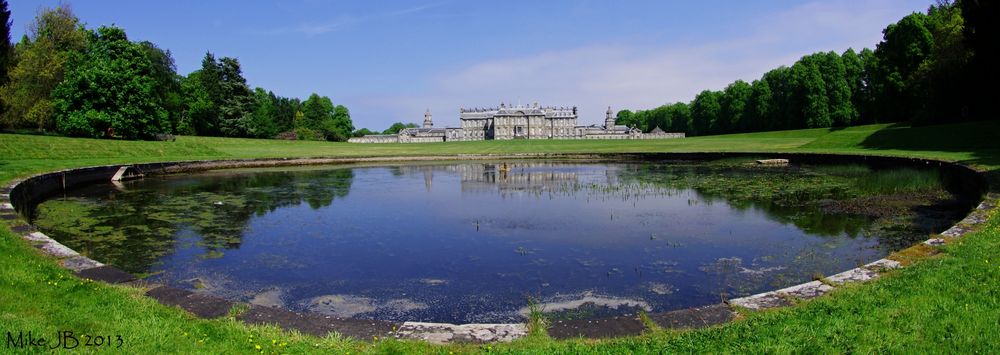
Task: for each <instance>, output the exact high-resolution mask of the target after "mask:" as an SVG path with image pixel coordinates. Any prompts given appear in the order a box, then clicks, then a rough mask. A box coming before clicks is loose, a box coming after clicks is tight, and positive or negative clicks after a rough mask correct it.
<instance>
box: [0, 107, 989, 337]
mask: <svg viewBox="0 0 1000 355" xmlns="http://www.w3.org/2000/svg"><path fill="white" fill-rule="evenodd" d="M997 132H1000V123H969V124H960V125H949V126H933V127H918V128H910V127H906V126H894V125H871V126H861V127H852V128H847V129H833V130H831V129H812V130H797V131H782V132H767V133H754V134H737V135H725V136H713V137H694V138H685V139H677V140H663V141H653V140H651V141H507V142H458V143H436V144H416V145H401V144H392V145H354V144H347V143H325V142H287V141H270V140H249V139H229V138H206V137H180V138H178V140H177V141H176V142H127V141H105V140H92V139H72V138H61V137H44V136H24V135H0V181H9V180H10V179H13V178H17V177H23V176H27V175H30V174H34V173H38V172H44V171H50V170H56V169H62V168H69V167H79V166H88V165H99V164H112V163H126V162H150V161H167V160H195V159H233V158H257V157H316V156H323V157H331V156H338V157H340V156H343V157H346V156H403V155H452V154H484V153H535V152H543V153H593V152H715V151H745V152H821V153H844V154H880V155H896V156H915V157H925V158H936V159H943V160H951V161H960V162H963V163H967V164H970V165H973V166H976V167H977V168H980V169H983V170H985V171H988V172H989V174H990V175H992V176H994V181H996V180H995V177H996V176H998V173H1000V143H998V140H997V138H996V137H995V135H996V133H997ZM998 224H1000V216H996V214H994V215H993V216H991V217H990V219H989V222H988V223H987V225H986V227H984V228H983V229H982V230H980V231H977V232H974V233H971V234H970V235H968V236H967V237H966V238H964V239H962V240H961V241H960V242H958V243H954V244H952V245H949V246H947V247H945V248H944V252H943V253H941V254H939V255H937V256H935V257H933V258H931V259H929V260H926V261H923V262H921V263H918V264H916V265H914V266H913V267H909V268H906V269H904V270H901V271H897V272H894V273H892V274H890V275H888V276H887V277H885V278H883V279H881V280H880V281H877V282H874V283H870V284H866V285H860V286H851V287H846V288H842V289H838V290H836V291H834V296H832V297H823V298H820V299H818V300H814V301H810V302H805V303H803V304H800V305H798V306H795V307H790V308H787V309H782V310H776V311H767V312H758V313H748V314H746V315H745V317H744V318H743V319H741V320H739V321H736V322H734V323H732V324H728V325H725V326H722V327H717V328H711V329H704V330H696V331H684V332H676V331H655V332H651V333H649V334H646V335H643V336H639V337H630V338H623V339H613V340H596V341H595V340H574V341H562V342H557V341H552V340H549V339H548V338H546V337H545V336H544V334H536V335H534V336H532V337H529V338H527V339H523V340H520V341H517V342H515V343H512V344H492V345H484V346H472V345H453V346H447V347H440V346H431V345H428V344H424V343H419V342H402V341H396V340H383V339H380V340H378V341H376V342H373V343H369V342H359V341H350V340H344V339H340V338H337V337H333V336H331V337H327V338H324V339H319V338H315V337H309V336H302V335H298V334H292V333H288V332H283V331H281V330H279V329H275V328H271V327H248V326H245V325H242V324H240V323H238V322H235V321H233V320H231V319H223V320H215V321H204V320H197V319H194V318H193V317H191V316H189V315H187V314H185V313H183V312H181V311H179V310H175V309H172V308H169V307H165V306H162V305H159V304H157V303H156V302H155V301H152V300H150V299H147V298H145V297H143V296H142V293H141V291H140V290H137V289H132V288H127V287H119V286H109V285H104V284H97V283H90V282H83V281H79V280H76V279H74V278H73V277H71V276H70V274H69V273H68V272H66V271H65V270H62V269H60V268H58V267H57V266H56V265H55V263H54V262H52V261H51V260H49V259H47V258H45V257H42V256H40V255H39V254H38V253H37V252H36V251H35V250H33V249H32V248H31V247H29V246H27V244H26V243H24V242H22V241H20V240H19V238H18V237H16V236H15V235H14V234H13V233H11V232H10V231H9V229H8V228H5V227H4V228H0V337H4V338H6V332H13V333H14V336H16V335H17V332H18V331H24V332H27V331H32V332H33V333H34V334H36V335H37V334H39V333H41V334H42V335H43V336H46V337H47V338H54V336H55V333H56V331H60V330H72V331H74V332H77V333H86V334H91V335H98V334H104V335H121V336H122V338H123V339H124V345H123V346H122V348H121V350H124V351H127V352H131V353H147V352H185V353H190V352H206V353H246V352H258V351H264V352H266V353H300V352H309V351H316V350H319V351H323V352H333V353H348V352H350V353H356V352H395V351H409V352H439V353H449V352H475V351H489V352H517V353H551V352H573V353H577V352H583V353H586V352H602V353H633V352H661V351H669V352H723V351H726V352H762V351H767V352H792V351H809V352H815V351H826V352H830V351H834V352H848V351H850V352H886V351H892V352H913V351H915V352H955V351H958V352H990V351H991V350H993V349H996V348H1000V252H998V251H1000V225H998ZM4 340H6V339H4ZM4 345H5V344H0V349H3V350H2V351H3V352H8V351H11V350H14V349H9V348H6V347H4ZM258 346H259V348H258ZM35 350H41V349H35Z"/></svg>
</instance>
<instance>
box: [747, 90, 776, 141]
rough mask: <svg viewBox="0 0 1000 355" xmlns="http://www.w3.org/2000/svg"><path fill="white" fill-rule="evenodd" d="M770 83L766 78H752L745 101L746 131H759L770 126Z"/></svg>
mask: <svg viewBox="0 0 1000 355" xmlns="http://www.w3.org/2000/svg"><path fill="white" fill-rule="evenodd" d="M773 100H774V99H773V97H772V94H771V85H770V83H769V82H768V81H767V79H766V78H761V79H760V80H754V81H753V83H752V84H750V99H749V101H748V102H747V109H746V117H745V118H746V119H745V122H746V125H745V127H746V128H747V130H748V131H761V130H765V129H767V128H768V127H769V126H770V123H769V122H768V121H769V120H770V119H771V117H772V112H771V108H772V104H773V103H772V101H773Z"/></svg>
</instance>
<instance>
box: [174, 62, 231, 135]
mask: <svg viewBox="0 0 1000 355" xmlns="http://www.w3.org/2000/svg"><path fill="white" fill-rule="evenodd" d="M185 84H186V85H183V88H182V89H183V90H182V91H183V92H184V101H185V102H186V103H187V105H186V106H187V114H186V117H185V118H186V119H187V120H188V122H189V123H188V124H187V126H189V127H190V128H192V129H193V131H194V132H195V133H196V134H198V135H200V136H218V135H221V134H222V131H221V129H220V123H219V105H220V103H221V102H222V98H223V94H222V68H221V67H220V65H219V62H218V61H217V60H216V59H215V55H213V54H212V52H206V53H205V57H204V58H202V60H201V69H200V70H197V71H195V72H193V73H191V74H189V75H188V80H186V81H185Z"/></svg>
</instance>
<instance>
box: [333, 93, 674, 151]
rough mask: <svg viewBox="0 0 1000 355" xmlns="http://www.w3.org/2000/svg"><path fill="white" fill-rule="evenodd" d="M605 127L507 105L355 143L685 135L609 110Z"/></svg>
mask: <svg viewBox="0 0 1000 355" xmlns="http://www.w3.org/2000/svg"><path fill="white" fill-rule="evenodd" d="M606 114H607V115H606V117H605V119H604V125H603V126H600V125H590V126H578V125H577V110H576V107H572V108H569V107H542V106H539V105H538V104H537V103H536V104H534V105H530V106H522V105H517V106H513V105H511V106H508V105H506V104H504V103H501V104H500V107H498V108H471V109H467V108H461V109H459V116H458V118H459V121H460V122H461V125H460V127H457V128H451V127H449V128H435V127H434V123H433V121H432V119H431V112H430V110H427V112H425V113H424V124H423V126H422V127H419V128H406V129H403V130H401V131H399V133H398V134H388V135H387V134H376V135H367V136H364V137H354V138H351V139H349V140H348V142H352V143H426V142H446V141H481V140H511V139H658V138H683V137H684V133H666V132H663V131H662V130H660V129H659V128H657V129H655V130H653V132H650V133H642V131H640V130H639V129H638V128H634V127H627V126H623V125H616V124H615V118H614V116H613V113H612V112H611V107H608V111H607V112H606Z"/></svg>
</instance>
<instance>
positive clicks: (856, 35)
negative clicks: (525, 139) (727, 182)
mask: <svg viewBox="0 0 1000 355" xmlns="http://www.w3.org/2000/svg"><path fill="white" fill-rule="evenodd" d="M64 2H65V1H64ZM932 2H933V1H932V0H923V1H911V0H885V1H882V0H878V1H781V0H777V1H502V2H486V1H430V2H427V1H324V0H298V1H290V0H284V1H269V2H265V1H241V2H236V1H225V2H224V1H210V0H208V1H206V0H201V1H187V0H175V1H134V0H133V1H118V0H102V1H76V2H68V3H69V4H70V6H71V7H72V8H73V10H74V12H75V13H76V14H77V16H78V17H80V19H81V20H82V21H83V22H84V23H86V24H87V26H88V27H91V28H94V27H97V26H100V25H110V24H115V25H118V26H120V27H123V28H125V30H126V31H127V33H128V35H129V37H130V38H131V39H133V40H148V41H152V42H154V43H156V44H158V45H159V46H160V47H161V48H165V49H169V50H170V51H171V52H172V53H173V56H174V59H175V60H176V62H177V69H178V72H179V73H181V74H187V73H189V72H191V71H193V70H196V69H198V67H199V66H200V63H201V58H202V57H203V56H204V54H205V52H206V51H211V52H213V53H215V54H216V56H230V57H236V58H239V60H240V62H241V63H242V65H243V70H244V75H245V76H246V77H247V80H248V82H249V83H250V85H251V86H260V87H263V88H265V89H268V90H272V91H274V92H275V93H276V94H278V95H282V96H291V97H300V98H305V97H306V96H308V95H309V94H310V93H312V92H316V93H319V94H321V95H326V96H330V97H331V98H332V99H333V101H334V102H335V103H337V104H343V105H345V106H347V107H348V108H350V109H351V115H352V118H353V119H354V124H355V126H356V127H368V128H372V129H378V130H381V129H384V128H386V127H387V126H389V124H391V123H392V122H395V121H403V122H418V123H419V122H421V121H422V120H423V112H424V109H425V108H430V109H431V111H432V112H433V113H434V121H435V125H438V126H444V125H448V126H454V125H457V123H458V109H459V107H476V106H480V107H484V106H497V105H499V103H500V101H504V102H513V103H517V102H521V103H524V104H528V103H532V102H536V101H537V102H539V103H541V104H543V105H554V106H578V107H579V108H580V124H590V123H598V122H603V112H604V110H605V109H606V107H607V106H612V107H613V108H614V109H615V110H618V109H621V108H629V109H643V108H652V107H655V106H658V105H661V104H664V103H668V102H676V101H689V100H691V99H692V98H693V97H694V95H695V94H697V93H698V92H699V91H701V90H704V89H715V90H717V89H721V88H722V87H724V86H725V85H726V84H728V83H730V82H732V81H734V80H736V79H743V80H747V81H750V80H753V79H756V78H759V77H760V75H761V74H763V73H764V72H765V71H767V70H769V69H772V68H774V67H777V66H780V65H790V64H792V63H794V62H795V60H796V59H798V58H799V57H801V56H802V55H805V54H809V53H812V52H816V51H829V50H834V51H837V52H842V51H844V50H846V49H847V48H855V49H859V48H864V47H874V46H875V44H876V43H878V41H879V40H880V39H881V30H882V29H883V28H885V26H886V25H888V24H890V23H892V22H895V21H897V20H899V19H900V18H902V17H903V16H905V15H907V14H909V13H911V12H914V11H924V10H926V8H927V7H928V6H929V5H930V4H931V3H932ZM58 3H59V1H56V0H53V1H33V0H27V1H11V2H10V8H11V12H12V17H13V21H14V26H13V28H12V30H13V36H12V37H13V39H14V40H15V41H16V40H18V39H19V38H20V36H21V34H23V33H24V31H25V28H26V27H25V26H26V25H27V24H28V23H30V22H31V20H32V19H33V17H34V15H35V14H36V12H37V10H38V9H39V8H41V7H43V6H50V7H51V6H55V5H56V4H58Z"/></svg>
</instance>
